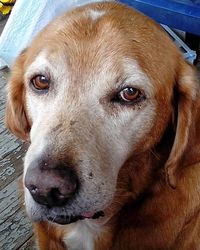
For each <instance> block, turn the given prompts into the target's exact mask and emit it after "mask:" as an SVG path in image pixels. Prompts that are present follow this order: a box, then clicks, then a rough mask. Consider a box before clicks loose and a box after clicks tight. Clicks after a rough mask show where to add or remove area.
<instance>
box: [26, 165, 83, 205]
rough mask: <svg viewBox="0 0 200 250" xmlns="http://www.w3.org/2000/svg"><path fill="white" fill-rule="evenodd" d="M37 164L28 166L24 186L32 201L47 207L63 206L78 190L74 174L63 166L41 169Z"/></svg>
mask: <svg viewBox="0 0 200 250" xmlns="http://www.w3.org/2000/svg"><path fill="white" fill-rule="evenodd" d="M35 165H37V163H36V164H35V163H33V164H31V165H30V166H29V168H28V170H27V173H26V175H25V186H26V188H27V189H28V190H29V192H30V194H31V195H32V197H33V199H34V200H35V201H36V202H37V203H39V204H42V205H46V206H48V207H58V206H64V205H65V204H66V203H67V202H68V200H69V198H72V197H73V196H74V195H75V194H76V192H77V190H78V178H77V176H76V174H75V173H74V172H73V171H72V170H71V169H70V168H69V167H67V166H65V165H58V166H53V167H50V168H46V167H45V168H41V167H39V166H38V165H37V166H35Z"/></svg>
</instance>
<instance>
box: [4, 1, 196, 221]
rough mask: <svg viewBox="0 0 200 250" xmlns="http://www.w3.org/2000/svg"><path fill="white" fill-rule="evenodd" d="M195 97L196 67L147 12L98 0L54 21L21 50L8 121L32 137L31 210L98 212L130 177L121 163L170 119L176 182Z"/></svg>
mask: <svg viewBox="0 0 200 250" xmlns="http://www.w3.org/2000/svg"><path fill="white" fill-rule="evenodd" d="M174 93H176V97H177V98H174ZM196 96H197V83H196V80H195V76H194V71H193V69H192V68H191V66H190V65H188V64H187V63H186V62H184V60H183V59H182V56H181V54H180V53H179V52H178V50H177V49H176V48H175V46H174V45H173V43H172V42H171V41H170V39H169V38H168V37H167V35H166V34H165V32H164V31H163V30H162V29H161V28H160V27H159V26H158V25H156V24H155V23H154V22H153V21H151V20H149V19H148V18H147V17H145V16H143V15H142V14H139V13H137V12H135V11H134V10H132V9H130V8H128V7H125V6H123V5H120V4H117V3H98V4H90V5H87V6H84V7H81V8H78V9H75V10H73V11H71V12H69V13H67V14H66V15H64V16H62V17H59V18H58V19H56V20H55V21H53V22H52V23H51V24H49V25H48V26H47V27H46V28H45V29H44V30H43V31H42V32H41V33H40V34H39V35H38V36H37V37H36V38H35V39H34V41H33V42H32V44H31V45H30V47H29V48H27V49H26V50H25V51H23V52H22V54H21V55H20V56H19V58H18V59H17V61H16V64H15V65H14V68H13V71H12V76H11V79H10V82H9V85H8V102H7V114H6V122H7V125H8V127H9V128H10V130H11V131H12V132H13V133H14V134H16V135H17V136H19V137H21V138H22V139H25V140H30V142H31V144H30V147H29V149H28V152H27V154H26V157H25V168H24V185H25V200H26V207H27V211H28V213H29V215H30V216H31V218H32V219H33V220H46V219H49V220H53V221H55V222H58V223H61V224H62V223H70V222H73V221H75V220H77V219H83V218H90V217H93V218H96V217H98V216H100V215H101V213H99V211H102V210H105V208H107V207H109V206H110V204H111V203H112V201H113V199H114V196H115V195H116V192H117V191H116V187H117V186H120V181H121V182H124V183H128V179H129V174H128V173H127V175H126V174H124V173H123V180H122V179H120V174H119V173H120V170H121V169H122V168H123V167H124V166H125V165H126V163H127V161H129V159H130V158H131V159H132V158H133V157H134V156H135V158H136V159H138V156H140V155H143V154H144V152H148V151H149V152H150V151H151V150H152V148H153V147H154V146H155V145H158V144H159V142H160V141H161V139H162V138H163V136H164V134H165V133H166V130H167V128H168V126H169V124H171V123H172V122H174V124H175V125H174V126H175V139H174V142H173V143H172V144H173V146H172V147H171V149H170V152H169V155H168V159H166V163H165V166H163V170H164V168H165V172H166V176H167V179H168V180H169V183H170V184H171V185H172V186H174V185H175V170H176V167H177V165H178V162H179V161H180V159H181V157H182V154H183V152H184V151H185V149H186V147H187V145H188V135H189V131H190V129H191V126H192V125H191V124H192V122H191V115H192V112H194V110H195V109H194V107H195V105H194V103H195V102H196ZM143 167H144V166H141V169H142V168H143ZM132 171H133V172H134V168H133V169H132ZM148 172H151V168H149V169H148ZM140 178H142V176H141V175H140V174H138V180H140ZM123 185H125V186H126V185H127V186H128V184H123ZM127 189H128V187H127ZM139 189H140V188H139Z"/></svg>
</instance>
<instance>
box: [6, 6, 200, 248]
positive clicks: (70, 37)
mask: <svg viewBox="0 0 200 250" xmlns="http://www.w3.org/2000/svg"><path fill="white" fill-rule="evenodd" d="M91 9H93V10H95V11H98V10H100V11H102V13H106V12H109V14H107V15H106V14H105V16H104V15H103V14H102V15H101V16H100V17H99V18H96V19H95V20H92V22H91V18H90V17H88V16H87V15H86V13H88V10H91ZM55 30H56V31H55ZM119 30H120V32H122V33H120V32H118V31H119ZM49 37H50V38H51V39H50V38H49ZM99 37H100V38H99ZM47 41H48V44H47ZM76 41H82V42H83V43H82V44H85V46H86V47H87V46H88V41H90V42H91V47H90V48H89V50H87V49H86V47H78V45H77V44H78V43H76ZM64 44H65V45H66V46H67V47H68V48H71V47H73V48H76V49H73V50H70V49H69V50H68V53H69V54H68V55H66V57H67V56H69V57H70V60H71V61H70V62H68V63H69V64H70V65H72V69H71V70H72V72H76V68H78V69H79V70H80V72H82V71H81V69H83V71H84V73H85V75H86V76H89V75H90V74H91V72H92V73H94V72H96V74H97V72H98V67H97V66H98V65H99V62H101V61H102V60H103V58H105V57H107V56H108V59H109V60H113V61H114V62H115V64H114V65H115V68H116V69H118V67H119V65H118V64H117V63H118V61H117V60H115V59H113V58H121V57H129V58H133V59H134V60H136V61H137V63H138V65H139V66H140V68H141V69H142V70H143V72H144V73H145V74H146V75H147V76H148V78H149V79H150V83H151V84H152V91H154V92H153V98H152V100H151V102H153V103H155V107H156V110H155V114H156V115H155V117H154V121H153V126H152V128H150V129H149V130H148V132H147V134H144V136H142V137H141V138H140V140H139V141H138V142H137V145H136V146H135V149H134V151H131V153H130V154H129V156H128V157H127V159H126V161H125V163H124V164H123V166H121V168H120V170H119V173H118V179H117V185H116V190H115V195H114V198H113V200H112V203H111V204H110V205H109V206H108V207H106V208H105V209H104V212H105V217H104V218H102V219H99V220H96V223H97V225H99V226H101V229H102V230H101V233H100V234H99V235H98V236H97V237H96V238H95V247H94V249H95V250H106V249H108V250H147V249H148V250H151V249H152V250H153V249H154V250H160V249H163V250H165V249H166V250H167V249H171V250H197V249H200V215H199V211H200V163H199V162H200V113H199V110H200V94H199V85H198V83H197V78H196V75H195V70H194V68H193V67H192V66H190V65H189V64H187V63H186V62H185V61H184V60H183V59H182V56H181V54H180V52H179V51H178V50H177V49H176V47H175V46H174V45H173V43H172V42H171V41H170V39H169V38H168V37H167V35H166V34H165V33H164V32H163V31H162V30H161V29H160V28H159V27H158V25H157V24H155V23H154V22H153V21H151V20H150V19H148V18H147V17H144V16H143V15H141V14H139V13H137V12H136V11H134V10H132V9H130V8H128V7H125V6H123V5H120V4H117V3H98V4H91V5H87V6H86V7H82V8H78V9H75V10H73V11H71V12H70V13H69V14H66V15H65V16H63V17H60V18H58V19H57V20H56V21H55V22H53V23H52V24H50V25H49V26H48V27H47V28H45V30H44V31H43V32H42V33H40V34H39V35H38V36H37V38H36V39H35V40H34V42H33V43H32V45H31V46H30V48H28V50H27V51H26V52H24V53H23V54H22V55H21V56H20V57H19V59H18V60H17V62H16V65H15V66H14V70H13V72H12V77H11V80H10V82H9V86H8V103H7V112H6V123H7V125H8V127H9V128H10V130H11V131H12V132H13V133H14V134H16V135H17V136H19V137H21V138H23V139H27V138H28V132H29V130H30V126H31V125H30V124H31V123H32V122H31V118H30V114H29V112H28V111H26V108H25V107H26V103H25V99H24V96H25V95H26V88H25V84H24V75H25V73H26V69H27V68H28V67H29V66H30V65H31V63H32V62H34V60H35V58H36V57H37V54H38V53H40V51H42V48H43V47H45V46H47V47H48V48H50V50H49V51H50V53H51V55H54V56H55V57H54V58H55V60H56V56H58V55H59V56H61V55H63V53H64V52H63V51H64ZM102 44H103V45H105V46H102ZM94 45H98V48H101V49H100V50H99V51H100V52H101V53H99V51H95V50H94V48H95V46H94ZM119 45H120V46H119ZM105 48H109V49H108V50H106V49H105ZM112 48H114V51H111V49H112ZM86 52H87V54H86ZM109 52H110V53H109ZM77 57H78V58H79V59H80V60H79V61H78V64H77V63H76V59H77ZM94 58H95V59H94ZM93 59H94V60H93ZM109 60H108V61H109ZM63 67H65V66H63ZM66 67H67V66H66ZM73 67H75V68H73ZM55 71H56V70H55ZM77 79H78V78H77ZM91 84H93V83H91ZM79 85H80V83H79V82H78V81H74V90H72V91H71V95H74V96H76V94H77V93H79V87H80V86H79ZM77 87H78V88H77ZM86 87H87V86H86ZM84 88H85V86H84V87H82V89H81V90H83V89H84ZM73 91H74V92H73ZM79 94H80V93H79ZM80 95H81V94H80ZM101 103H102V105H104V106H106V105H107V102H106V99H104V97H102V99H101ZM123 108H124V107H123ZM105 110H106V111H107V112H108V113H109V114H110V115H113V114H114V115H116V114H117V113H116V112H117V111H116V109H114V108H111V107H110V106H109V105H107V106H106V107H105ZM116 116H117V115H116ZM27 118H28V119H27ZM80 119H81V115H80ZM85 119H86V118H85ZM87 122H88V121H87V119H86V120H85V123H86V124H87ZM65 125H66V124H65ZM83 128H84V124H83ZM83 128H81V127H80V130H81V129H83ZM129 129H130V130H131V129H132V128H129ZM68 130H69V127H67V125H66V127H65V131H68ZM94 131H95V130H94ZM94 133H95V132H94ZM88 139H90V138H88ZM80 143H81V141H80ZM72 151H73V150H72ZM71 155H73V157H75V156H76V152H72V153H71ZM104 160H105V161H106V159H104ZM34 227H35V232H36V237H37V242H38V245H39V249H41V250H47V249H48V250H53V249H55V250H56V249H57V250H64V249H67V246H66V245H65V244H64V242H65V239H66V238H67V235H68V234H69V232H70V230H72V228H73V225H66V226H58V225H53V224H50V223H48V222H39V223H35V226H34ZM86 240H87V239H86Z"/></svg>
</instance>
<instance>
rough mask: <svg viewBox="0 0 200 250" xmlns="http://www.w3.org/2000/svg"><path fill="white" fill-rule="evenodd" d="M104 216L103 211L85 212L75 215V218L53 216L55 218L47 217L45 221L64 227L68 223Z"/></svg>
mask: <svg viewBox="0 0 200 250" xmlns="http://www.w3.org/2000/svg"><path fill="white" fill-rule="evenodd" d="M103 216H104V212H103V211H98V212H96V213H95V212H94V213H93V212H85V213H82V214H81V215H75V216H72V215H71V216H69V215H59V214H58V215H55V216H50V215H48V216H47V219H48V220H49V221H51V222H53V223H57V224H60V225H66V224H70V223H74V222H76V221H78V220H84V219H98V218H100V217H103Z"/></svg>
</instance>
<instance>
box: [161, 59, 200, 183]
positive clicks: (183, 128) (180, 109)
mask: <svg viewBox="0 0 200 250" xmlns="http://www.w3.org/2000/svg"><path fill="white" fill-rule="evenodd" d="M175 88H176V89H177V93H176V94H177V96H175V97H174V98H177V108H176V109H177V110H176V111H175V112H176V114H175V116H176V133H175V139H174V143H173V146H172V150H171V152H170V155H169V158H168V160H167V162H166V164H165V171H166V179H167V182H168V183H169V185H170V186H171V187H173V188H175V187H176V177H177V173H176V172H177V168H178V165H180V163H181V164H185V163H186V162H187V163H186V164H187V165H189V164H192V163H194V162H192V161H195V159H194V158H195V157H197V156H196V155H194V154H192V153H191V151H192V150H193V149H194V147H195V144H197V143H198V144H200V141H198V140H197V136H198V137H199V136H200V135H199V134H200V131H198V128H197V127H196V125H198V124H197V119H198V118H199V117H200V114H198V112H197V111H198V109H199V106H200V105H199V103H200V99H199V86H198V80H197V76H196V74H195V70H194V69H193V68H192V66H191V65H189V64H187V63H186V62H184V61H182V62H180V64H179V68H178V71H177V77H176V86H175ZM199 112H200V110H199ZM199 125H200V124H199ZM198 132H199V133H198ZM197 133H198V135H197ZM186 152H187V154H186ZM199 156H200V152H199V153H198V157H199ZM188 157H190V159H189V158H188ZM183 158H184V162H183Z"/></svg>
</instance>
